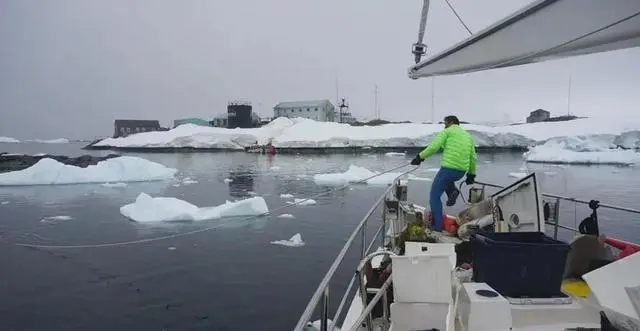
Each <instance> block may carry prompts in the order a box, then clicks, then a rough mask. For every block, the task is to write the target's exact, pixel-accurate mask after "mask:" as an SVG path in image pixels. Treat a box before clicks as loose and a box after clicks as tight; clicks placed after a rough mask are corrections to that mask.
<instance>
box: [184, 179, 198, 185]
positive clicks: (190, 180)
mask: <svg viewBox="0 0 640 331" xmlns="http://www.w3.org/2000/svg"><path fill="white" fill-rule="evenodd" d="M197 183H198V181H197V180H194V179H191V178H189V177H185V178H183V179H182V185H191V184H197Z"/></svg>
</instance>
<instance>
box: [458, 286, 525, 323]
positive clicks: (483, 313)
mask: <svg viewBox="0 0 640 331" xmlns="http://www.w3.org/2000/svg"><path fill="white" fill-rule="evenodd" d="M478 291H485V292H489V293H490V294H491V295H495V296H482V295H480V294H479V293H478ZM458 316H459V318H460V323H461V325H462V327H463V328H464V330H465V331H509V330H510V329H511V326H512V324H511V323H512V321H511V306H510V305H509V301H507V299H505V298H504V297H503V296H501V295H500V294H499V293H498V292H496V291H495V290H494V289H493V288H491V287H490V286H489V285H487V284H486V283H464V284H462V290H461V292H460V298H459V300H458Z"/></svg>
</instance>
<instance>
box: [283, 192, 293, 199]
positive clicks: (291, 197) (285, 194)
mask: <svg viewBox="0 0 640 331" xmlns="http://www.w3.org/2000/svg"><path fill="white" fill-rule="evenodd" d="M280 198H282V199H293V194H289V193H283V194H280Z"/></svg>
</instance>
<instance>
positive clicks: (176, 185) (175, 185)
mask: <svg viewBox="0 0 640 331" xmlns="http://www.w3.org/2000/svg"><path fill="white" fill-rule="evenodd" d="M171 186H173V187H180V184H173V185H171Z"/></svg>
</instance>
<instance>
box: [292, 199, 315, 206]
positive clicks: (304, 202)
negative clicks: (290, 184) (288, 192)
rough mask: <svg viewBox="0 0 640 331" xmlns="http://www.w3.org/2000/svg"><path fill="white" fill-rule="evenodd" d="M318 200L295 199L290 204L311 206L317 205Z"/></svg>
mask: <svg viewBox="0 0 640 331" xmlns="http://www.w3.org/2000/svg"><path fill="white" fill-rule="evenodd" d="M316 203H317V202H316V200H313V199H293V202H289V204H295V205H298V206H311V205H315V204H316Z"/></svg>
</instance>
